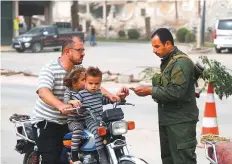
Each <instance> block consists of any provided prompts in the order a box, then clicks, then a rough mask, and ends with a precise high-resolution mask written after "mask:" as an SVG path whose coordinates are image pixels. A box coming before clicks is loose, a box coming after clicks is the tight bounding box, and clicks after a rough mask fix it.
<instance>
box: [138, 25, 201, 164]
mask: <svg viewBox="0 0 232 164" xmlns="http://www.w3.org/2000/svg"><path fill="white" fill-rule="evenodd" d="M151 43H152V47H153V52H154V53H155V54H156V55H157V56H159V57H160V58H161V65H160V68H161V74H160V75H157V74H155V75H154V77H153V82H152V87H147V86H139V87H136V88H135V89H134V92H135V93H136V94H137V95H138V96H148V95H151V96H152V98H153V99H154V100H155V101H156V102H157V103H158V115H159V133H160V146H161V158H162V162H163V164H196V163H197V161H196V153H195V149H196V145H197V140H196V124H197V121H198V115H199V110H198V108H197V105H196V97H195V86H194V84H195V80H196V79H195V70H194V64H193V62H192V61H191V60H190V59H189V58H188V56H187V55H186V54H184V53H183V52H181V51H180V50H178V48H177V47H175V46H174V41H173V37H172V34H171V32H170V31H169V30H168V29H166V28H160V29H158V30H156V31H155V32H154V33H153V34H152V37H151Z"/></svg>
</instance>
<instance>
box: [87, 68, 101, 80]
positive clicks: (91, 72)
mask: <svg viewBox="0 0 232 164" xmlns="http://www.w3.org/2000/svg"><path fill="white" fill-rule="evenodd" d="M87 76H92V77H101V78H102V71H101V70H100V69H99V68H98V67H89V68H88V69H87V71H86V77H87Z"/></svg>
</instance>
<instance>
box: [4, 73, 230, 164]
mask: <svg viewBox="0 0 232 164" xmlns="http://www.w3.org/2000/svg"><path fill="white" fill-rule="evenodd" d="M36 84H37V79H36V78H34V77H24V76H20V75H18V76H10V77H5V76H2V80H1V87H2V88H1V89H2V90H1V94H2V100H1V101H2V102H1V162H2V163H8V164H12V163H21V161H22V155H19V154H18V153H17V152H15V151H14V146H15V143H16V136H15V134H14V129H13V125H12V123H10V122H9V120H8V119H9V117H10V116H11V115H12V114H14V113H21V114H31V112H32V109H33V107H34V103H35V98H36V94H35V90H36ZM121 85H122V84H114V83H104V84H103V86H104V87H105V88H107V89H108V90H110V91H111V92H116V91H117V90H118V89H119V87H120V86H121ZM124 85H126V84H124ZM127 100H128V102H132V103H134V104H135V106H134V107H131V106H127V107H123V111H124V112H125V119H126V120H134V121H135V122H136V129H135V130H133V131H129V133H128V134H127V141H128V144H129V148H130V151H131V153H132V154H133V155H136V156H139V157H142V158H144V159H146V160H147V161H148V162H149V163H150V164H161V160H160V148H159V133H158V124H157V123H158V118H157V104H156V103H155V102H153V101H152V100H151V98H150V97H143V98H141V97H138V96H136V95H135V94H133V93H131V94H130V96H129V97H128V99H127ZM205 101H206V97H205V95H203V96H202V97H201V98H200V99H198V106H199V109H200V118H199V120H200V121H199V123H198V127H197V137H198V138H199V137H200V132H201V121H202V115H203V112H204V103H205ZM231 102H232V101H231V98H229V99H227V100H222V101H220V100H219V99H218V98H216V106H217V114H218V124H219V131H220V134H221V135H223V136H232V131H231V118H232V111H231V105H232V104H231ZM108 107H109V106H107V107H106V108H108ZM197 155H198V163H199V164H205V163H208V162H207V160H206V158H205V156H204V149H199V148H198V149H197Z"/></svg>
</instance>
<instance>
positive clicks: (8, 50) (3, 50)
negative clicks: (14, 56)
mask: <svg viewBox="0 0 232 164" xmlns="http://www.w3.org/2000/svg"><path fill="white" fill-rule="evenodd" d="M0 52H16V51H15V49H13V48H10V47H8V46H7V47H1V49H0Z"/></svg>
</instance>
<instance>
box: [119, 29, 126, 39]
mask: <svg viewBox="0 0 232 164" xmlns="http://www.w3.org/2000/svg"><path fill="white" fill-rule="evenodd" d="M118 36H119V37H120V38H124V37H125V36H126V33H125V31H123V30H120V31H119V32H118Z"/></svg>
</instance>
